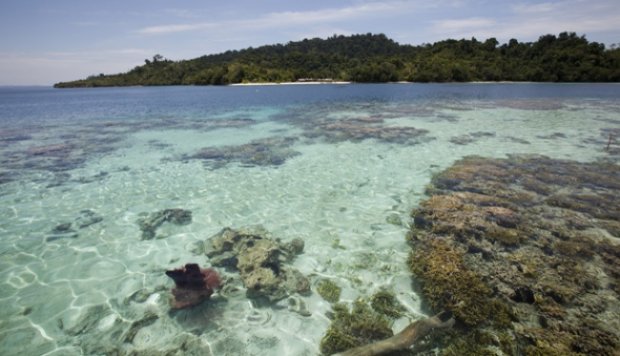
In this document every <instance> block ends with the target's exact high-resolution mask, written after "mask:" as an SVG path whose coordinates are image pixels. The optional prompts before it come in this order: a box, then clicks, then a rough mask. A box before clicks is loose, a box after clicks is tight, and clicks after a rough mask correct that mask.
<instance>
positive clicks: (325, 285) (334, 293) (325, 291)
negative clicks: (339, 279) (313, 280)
mask: <svg viewBox="0 0 620 356" xmlns="http://www.w3.org/2000/svg"><path fill="white" fill-rule="evenodd" d="M316 291H317V292H318V293H319V295H320V296H321V297H323V299H325V300H326V301H328V302H330V303H337V302H338V301H339V300H340V293H341V292H342V289H341V288H340V287H339V286H338V285H337V284H336V283H334V282H332V281H331V280H329V279H323V280H321V281H320V282H319V284H318V285H317V288H316Z"/></svg>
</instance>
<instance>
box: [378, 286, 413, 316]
mask: <svg viewBox="0 0 620 356" xmlns="http://www.w3.org/2000/svg"><path fill="white" fill-rule="evenodd" d="M370 305H371V306H372V308H373V309H374V310H375V311H376V312H378V313H381V314H383V315H385V316H388V317H390V318H400V317H401V316H403V313H404V312H405V307H403V305H402V304H400V302H399V301H398V300H397V299H396V296H395V295H394V293H392V292H389V291H386V290H381V291H379V292H377V293H375V294H373V296H372V297H370Z"/></svg>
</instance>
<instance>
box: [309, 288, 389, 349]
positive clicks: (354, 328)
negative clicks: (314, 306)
mask: <svg viewBox="0 0 620 356" xmlns="http://www.w3.org/2000/svg"><path fill="white" fill-rule="evenodd" d="M332 309H333V318H332V323H331V325H330V326H329V328H328V329H327V332H326V333H325V335H324V336H323V338H322V339H321V345H320V348H321V352H322V353H323V354H326V355H331V354H334V353H337V352H342V351H345V350H348V349H351V348H353V347H357V346H362V345H366V344H369V343H371V342H375V341H379V340H383V339H386V338H388V337H391V336H392V335H393V332H392V328H391V325H390V322H389V320H388V319H387V318H386V317H384V316H383V315H381V314H379V313H377V312H375V311H373V310H372V309H371V308H370V307H369V306H368V303H367V302H366V301H365V300H363V299H358V300H356V301H355V302H353V305H352V308H351V310H350V311H349V308H348V307H347V306H346V305H345V304H342V303H338V304H334V305H333V307H332Z"/></svg>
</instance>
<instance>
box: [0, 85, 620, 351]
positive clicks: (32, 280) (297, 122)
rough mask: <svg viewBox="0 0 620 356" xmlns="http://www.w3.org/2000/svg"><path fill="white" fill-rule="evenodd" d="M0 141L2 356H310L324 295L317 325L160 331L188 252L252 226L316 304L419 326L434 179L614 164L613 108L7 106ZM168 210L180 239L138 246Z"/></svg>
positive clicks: (256, 100)
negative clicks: (287, 254)
mask: <svg viewBox="0 0 620 356" xmlns="http://www.w3.org/2000/svg"><path fill="white" fill-rule="evenodd" d="M0 122H1V124H2V126H0V183H1V184H0V202H1V204H0V253H1V256H2V258H1V259H0V270H1V271H2V274H0V302H1V303H2V307H0V348H1V349H2V353H3V354H7V355H13V354H18V353H19V354H56V355H73V354H75V355H78V354H93V353H95V354H96V353H101V354H102V353H111V352H112V351H113V350H120V351H121V352H130V351H143V352H144V353H145V354H148V353H149V352H151V353H152V351H153V350H177V349H183V350H186V352H189V351H187V350H194V351H196V350H200V351H201V352H205V353H207V354H208V352H211V353H212V354H214V355H224V354H229V355H237V354H254V355H280V354H294V355H303V354H308V355H313V354H318V353H319V351H318V345H319V341H320V339H321V337H322V335H323V333H324V332H325V330H326V328H327V326H328V325H329V319H328V318H327V317H326V316H325V313H326V312H328V311H329V310H330V306H329V303H328V302H326V301H324V300H322V298H321V297H320V296H318V294H317V293H316V292H313V294H312V295H310V296H296V298H299V299H301V300H303V301H304V302H305V303H306V304H307V306H308V309H309V311H310V312H311V313H312V316H310V317H307V316H302V315H300V314H297V313H294V312H291V311H289V310H288V309H287V303H288V302H287V300H283V301H281V302H279V303H277V304H276V305H275V306H261V305H258V303H255V302H252V301H250V300H249V299H247V298H246V297H245V295H244V293H237V294H234V295H230V296H228V297H227V298H226V299H224V298H223V297H215V298H213V299H212V300H211V301H210V302H208V303H204V304H202V305H201V306H199V307H197V308H195V309H192V310H190V311H181V312H174V313H170V312H169V311H170V308H169V306H168V303H167V295H168V293H169V289H170V288H171V286H172V284H173V283H172V281H171V280H170V279H169V278H168V277H166V276H165V274H164V271H165V270H167V269H171V268H176V267H179V266H180V265H182V264H184V263H186V262H198V263H200V264H202V265H208V264H209V261H208V259H207V257H206V256H196V255H194V254H193V253H192V252H191V250H192V246H193V244H194V243H195V242H196V241H201V240H204V239H206V238H208V237H209V236H212V235H213V234H215V233H216V232H218V231H219V230H221V229H222V228H224V227H227V226H230V227H242V226H247V225H254V224H262V225H263V226H265V228H267V229H268V230H269V231H271V232H272V233H273V235H274V236H276V237H279V238H281V239H282V240H285V241H289V240H291V239H293V238H296V237H300V238H302V239H304V241H305V244H306V248H305V251H304V253H303V254H302V255H300V256H298V257H297V259H296V260H295V261H294V262H293V266H294V267H295V268H297V269H298V270H300V271H301V272H302V273H303V274H305V275H307V276H309V277H310V279H311V281H312V284H313V286H314V285H315V283H316V282H317V281H318V280H319V279H320V278H324V277H327V278H331V279H332V280H333V281H335V282H336V283H337V284H338V285H340V286H341V287H342V288H343V294H342V299H343V300H344V301H351V300H354V299H355V298H357V297H359V296H369V295H371V294H372V293H373V292H375V291H377V290H379V289H380V288H388V289H391V290H393V291H394V292H395V293H396V295H397V297H398V298H399V300H400V301H401V302H402V303H403V304H405V305H406V306H407V307H408V310H409V317H410V318H415V317H417V316H419V315H420V314H421V313H422V311H421V310H420V299H419V297H418V296H417V295H416V294H415V293H414V292H413V291H412V290H411V286H410V284H411V283H410V274H409V272H408V270H407V268H406V264H405V261H406V258H407V254H408V251H409V247H408V246H407V245H406V244H405V242H404V235H405V232H406V230H407V223H408V213H409V211H410V210H411V209H412V208H413V207H415V206H416V204H418V203H419V201H420V200H422V199H423V198H424V195H423V192H424V188H425V185H426V184H428V183H429V181H430V178H431V176H432V175H433V173H435V172H438V171H440V170H442V169H444V168H446V167H448V166H450V165H451V164H452V163H453V162H454V161H455V160H457V159H459V158H461V157H463V156H466V155H472V154H476V155H482V156H489V157H504V156H506V155H508V154H515V153H519V154H544V155H547V156H550V157H553V158H562V159H573V160H580V161H592V160H597V159H606V160H614V161H617V159H618V155H617V152H618V151H617V147H618V143H617V140H618V139H617V138H616V141H615V142H612V145H611V146H612V147H611V148H612V149H611V150H610V151H607V150H606V145H607V142H608V138H609V134H610V133H611V134H612V135H615V137H617V136H618V134H617V133H618V131H620V90H618V86H617V85H598V84H597V85H594V84H590V85H556V84H459V85H410V84H394V85H317V86H310V85H309V86H261V87H222V88H217V87H204V88H203V87H161V88H121V89H116V88H113V89H89V90H79V89H76V90H53V89H48V88H0ZM167 208H183V209H188V210H191V211H192V215H193V220H192V223H191V224H188V225H183V226H176V225H172V224H164V225H163V226H162V227H161V228H160V229H158V230H157V234H158V237H159V238H157V239H154V240H141V238H140V236H141V231H140V229H139V225H138V224H137V220H138V219H139V218H140V217H141V216H142V215H143V214H144V213H152V212H156V211H160V210H163V209H167ZM93 217H97V219H96V220H99V219H100V221H97V222H94V221H95V220H93ZM399 220H400V221H401V222H402V224H398V223H397V222H398V221H399ZM85 221H86V222H90V224H85V223H84V222H85ZM67 223H71V224H72V225H71V226H72V227H71V230H72V231H60V232H59V231H58V230H59V229H58V227H59V226H61V225H62V224H67ZM80 224H82V225H88V226H85V227H83V228H79V225H80ZM54 230H56V231H54ZM60 230H62V229H60ZM225 274H226V273H225ZM227 275H228V276H230V277H235V278H238V276H237V275H235V274H233V273H230V274H227ZM407 323H408V319H407V318H403V319H402V320H399V321H397V322H396V323H395V325H394V329H395V331H399V330H400V329H401V328H402V327H403V326H404V325H406V324H407Z"/></svg>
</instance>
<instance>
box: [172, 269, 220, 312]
mask: <svg viewBox="0 0 620 356" xmlns="http://www.w3.org/2000/svg"><path fill="white" fill-rule="evenodd" d="M166 275H167V276H168V277H170V278H172V279H173V280H174V284H175V287H174V288H173V289H172V295H173V297H174V298H173V300H172V308H173V309H182V308H189V307H193V306H195V305H198V304H200V303H202V302H203V301H205V300H207V299H209V297H211V295H212V294H213V292H215V290H216V289H219V288H220V287H221V284H222V282H221V280H220V276H219V274H218V273H217V272H216V271H215V270H214V269H212V268H207V269H203V268H200V267H199V266H198V265H197V264H195V263H188V264H186V265H185V266H184V267H181V268H179V269H174V270H170V271H166Z"/></svg>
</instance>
